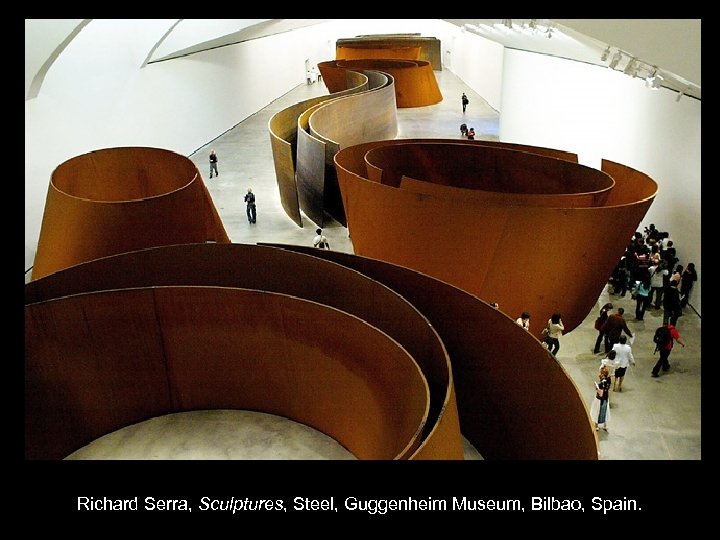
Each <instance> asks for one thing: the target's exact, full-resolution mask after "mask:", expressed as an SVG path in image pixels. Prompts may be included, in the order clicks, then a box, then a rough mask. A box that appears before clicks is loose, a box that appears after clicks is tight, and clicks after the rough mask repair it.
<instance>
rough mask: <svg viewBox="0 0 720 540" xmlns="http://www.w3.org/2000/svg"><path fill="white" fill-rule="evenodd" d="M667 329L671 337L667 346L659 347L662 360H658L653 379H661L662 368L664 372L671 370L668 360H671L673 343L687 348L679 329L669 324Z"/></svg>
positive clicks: (653, 371) (653, 370)
mask: <svg viewBox="0 0 720 540" xmlns="http://www.w3.org/2000/svg"><path fill="white" fill-rule="evenodd" d="M666 326H667V328H668V330H669V331H670V335H669V336H668V339H667V342H666V343H665V345H662V346H659V347H658V352H659V353H660V358H658V361H657V362H656V364H655V367H654V368H653V369H652V376H653V377H659V376H660V368H661V367H662V370H663V371H667V370H668V369H670V362H669V361H668V358H670V353H671V352H672V349H673V343H674V342H675V341H677V342H678V343H679V344H680V345H682V346H683V347H685V342H683V340H682V338H681V337H680V332H678V330H677V328H675V327H674V326H673V325H672V323H670V322H668V323H667V325H666Z"/></svg>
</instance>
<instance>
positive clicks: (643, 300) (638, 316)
mask: <svg viewBox="0 0 720 540" xmlns="http://www.w3.org/2000/svg"><path fill="white" fill-rule="evenodd" d="M650 290H651V288H650V275H649V274H645V275H644V276H643V278H642V280H641V281H639V282H638V284H637V288H636V289H635V302H636V304H635V320H636V321H642V320H643V319H644V318H645V310H646V309H647V307H648V304H649V303H650Z"/></svg>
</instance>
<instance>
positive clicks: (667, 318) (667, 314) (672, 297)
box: [663, 280, 682, 326]
mask: <svg viewBox="0 0 720 540" xmlns="http://www.w3.org/2000/svg"><path fill="white" fill-rule="evenodd" d="M678 284H679V283H678V281H677V280H672V281H670V285H668V287H667V288H666V289H665V296H664V297H663V324H667V323H668V322H670V323H672V325H673V326H675V325H676V324H677V320H678V317H679V316H680V313H681V311H682V309H681V308H680V291H679V290H678Z"/></svg>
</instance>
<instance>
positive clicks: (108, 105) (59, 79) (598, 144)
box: [25, 19, 702, 311]
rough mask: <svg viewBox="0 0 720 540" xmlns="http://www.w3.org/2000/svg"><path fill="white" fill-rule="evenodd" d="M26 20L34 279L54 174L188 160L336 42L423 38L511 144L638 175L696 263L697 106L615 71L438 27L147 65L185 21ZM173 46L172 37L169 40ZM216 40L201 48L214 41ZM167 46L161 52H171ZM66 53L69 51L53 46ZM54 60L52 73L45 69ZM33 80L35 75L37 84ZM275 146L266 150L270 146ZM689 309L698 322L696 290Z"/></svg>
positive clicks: (365, 27)
mask: <svg viewBox="0 0 720 540" xmlns="http://www.w3.org/2000/svg"><path fill="white" fill-rule="evenodd" d="M61 21H64V22H62V23H60V24H59V26H61V30H59V31H56V32H51V31H48V24H49V23H48V20H27V21H26V39H25V43H26V59H27V58H28V57H29V58H31V59H32V62H31V66H30V67H29V68H28V64H27V61H26V77H25V78H26V90H27V87H28V84H29V81H33V80H36V81H37V79H36V78H35V74H34V73H35V71H37V70H38V69H40V68H41V67H46V68H47V71H46V73H44V78H42V84H41V85H40V86H39V90H38V92H37V96H36V97H31V98H29V99H26V101H25V269H26V271H27V270H28V269H29V268H30V267H31V266H32V263H33V259H34V256H35V250H36V247H37V241H38V236H39V233H40V226H41V221H42V215H43V210H44V205H45V198H46V195H47V188H48V184H49V181H50V177H51V174H52V171H53V170H54V169H55V168H56V167H57V166H58V165H60V164H61V163H63V162H64V161H66V160H68V159H70V158H72V157H75V156H78V155H80V154H84V153H86V152H89V151H92V150H96V149H101V148H111V147H118V146H153V147H159V148H165V149H168V150H172V151H175V152H177V153H179V154H182V155H190V154H192V153H193V152H194V151H195V150H196V149H198V148H200V147H202V146H204V145H206V144H207V143H208V142H210V141H212V140H213V139H215V138H217V137H218V136H220V135H221V134H223V133H224V132H226V131H227V130H229V129H231V128H232V127H234V126H235V125H236V124H238V123H239V122H241V121H243V120H244V119H246V118H247V117H249V116H251V115H252V114H254V113H255V112H257V111H258V110H260V109H262V108H264V107H265V106H267V105H268V104H269V103H271V102H272V101H273V100H275V99H277V98H278V97H280V96H282V95H284V94H285V93H287V92H288V91H289V90H291V89H292V88H294V87H296V86H297V85H298V84H304V80H305V67H304V66H305V60H306V59H308V60H309V61H310V63H311V64H316V63H318V62H321V61H326V60H332V59H334V55H335V41H336V40H337V39H340V38H347V37H353V36H356V35H361V34H383V33H388V34H389V33H419V34H421V35H423V36H434V37H437V38H438V39H440V40H441V47H442V57H443V59H444V60H446V61H448V62H450V63H451V71H452V72H453V73H455V74H456V75H457V76H458V77H460V78H461V79H462V80H463V81H464V82H465V83H466V84H468V85H469V86H470V87H471V88H473V90H474V91H476V92H477V93H478V94H480V95H481V96H483V97H484V98H485V99H486V100H487V101H488V103H489V104H490V105H491V106H492V107H493V108H495V109H497V110H498V111H500V113H501V122H500V138H501V140H503V141H509V142H519V143H525V144H534V145H539V146H548V147H553V148H561V149H564V150H569V151H572V152H576V153H578V154H579V156H580V160H581V163H584V164H587V165H591V166H598V163H599V160H600V158H606V159H610V160H613V161H618V162H620V163H623V164H625V165H629V166H631V167H634V168H636V169H638V170H641V171H643V172H645V173H647V174H649V175H650V176H651V177H653V178H654V179H655V180H656V181H657V182H658V183H659V185H660V193H659V195H658V198H657V199H656V201H655V203H654V204H653V206H652V208H651V210H650V213H649V214H648V216H647V218H646V220H645V222H644V223H643V224H642V225H647V224H649V223H655V224H656V225H657V226H658V228H660V229H661V230H668V231H670V232H671V233H672V236H673V239H674V240H675V242H676V245H677V247H678V253H679V256H680V258H681V262H688V261H693V262H695V263H696V265H697V266H698V271H699V272H700V270H701V269H702V266H701V261H700V234H699V231H700V103H699V102H697V101H696V100H692V99H689V98H686V97H684V98H682V99H681V100H680V101H679V102H675V96H676V94H675V93H673V92H669V91H665V90H659V91H650V90H649V89H647V88H645V87H644V86H643V85H642V83H641V82H640V81H638V80H633V79H632V78H630V77H628V76H625V75H623V74H621V73H616V72H613V71H612V70H609V69H607V68H601V67H595V66H589V65H584V64H579V63H577V62H570V61H565V60H559V59H553V58H550V57H547V56H543V55H537V54H533V53H524V52H520V51H512V50H505V49H503V47H502V46H500V45H498V44H497V43H495V42H492V41H489V40H486V39H484V38H482V37H480V36H476V35H474V34H471V33H469V32H463V31H461V30H460V28H458V27H456V26H454V25H451V24H449V23H446V22H442V21H439V20H437V19H407V20H405V19H335V20H332V22H327V23H323V24H319V25H314V26H310V27H306V28H302V29H298V30H294V31H292V32H285V33H281V34H276V35H273V36H268V37H265V38H261V39H256V40H252V41H246V42H243V43H239V44H236V45H230V46H225V47H219V48H214V49H211V50H208V51H204V52H201V53H196V54H192V55H189V56H186V57H182V58H177V59H173V60H168V61H164V62H157V63H149V64H145V62H146V60H147V59H148V56H149V55H151V53H152V51H153V50H155V48H156V47H157V50H158V51H159V50H163V47H165V48H167V46H168V43H169V41H168V40H169V39H170V38H169V37H168V36H167V33H168V31H169V30H170V29H172V28H173V25H174V24H175V23H176V22H177V19H128V20H107V19H93V20H91V21H90V22H87V21H85V22H86V23H87V24H84V26H82V28H81V29H80V30H79V31H78V32H77V35H76V36H75V37H74V38H73V39H72V40H70V41H69V42H68V43H67V44H63V38H62V34H63V33H70V32H72V29H73V28H74V27H77V24H80V20H79V19H78V20H61ZM171 35H172V34H171ZM209 37H211V36H204V38H209ZM163 44H164V45H163ZM59 45H62V47H61V49H58V46H59ZM54 54H55V55H56V58H55V59H54V61H51V62H47V61H46V60H44V58H46V57H47V58H50V57H51V56H52V55H54ZM28 69H29V70H30V73H28ZM268 144H270V143H269V138H268ZM693 297H694V299H693V300H692V301H691V303H692V304H693V305H694V306H695V307H696V309H698V311H700V309H699V307H700V283H699V282H698V283H697V284H696V289H695V291H694V293H693Z"/></svg>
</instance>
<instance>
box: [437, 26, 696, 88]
mask: <svg viewBox="0 0 720 540" xmlns="http://www.w3.org/2000/svg"><path fill="white" fill-rule="evenodd" d="M444 20H445V21H447V22H450V23H452V24H455V25H457V26H459V27H460V28H463V29H465V30H466V31H470V32H473V33H476V34H478V35H481V36H483V37H485V38H487V39H491V40H493V41H496V42H498V43H501V44H502V45H504V46H505V47H509V48H513V49H520V50H526V51H533V52H538V53H542V54H548V55H552V56H557V57H561V58H568V59H571V60H577V61H580V62H586V63H590V64H595V65H605V66H609V65H610V62H611V61H612V59H613V57H615V56H616V54H617V64H616V65H614V69H616V70H620V71H626V69H627V72H629V74H631V75H632V74H634V76H637V77H643V78H644V77H646V76H648V75H650V74H652V73H653V71H656V73H657V74H658V75H660V77H661V82H660V84H661V85H662V86H663V87H666V88H670V89H671V90H675V91H677V92H681V93H683V94H685V95H687V96H692V97H695V98H697V99H700V23H701V19H444ZM605 51H607V56H606V58H605V59H604V60H603V58H604V56H603V53H605ZM633 59H634V61H633ZM631 61H632V63H631ZM628 64H630V66H629V67H628Z"/></svg>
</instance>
